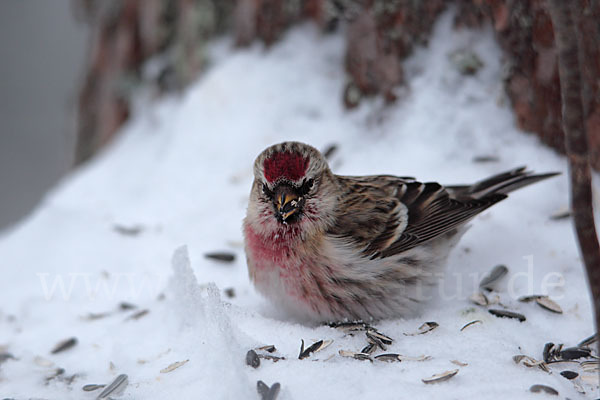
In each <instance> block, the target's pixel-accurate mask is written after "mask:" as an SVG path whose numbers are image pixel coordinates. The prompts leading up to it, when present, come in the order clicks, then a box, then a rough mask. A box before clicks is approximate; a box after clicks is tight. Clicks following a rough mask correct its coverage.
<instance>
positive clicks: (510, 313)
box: [488, 308, 526, 322]
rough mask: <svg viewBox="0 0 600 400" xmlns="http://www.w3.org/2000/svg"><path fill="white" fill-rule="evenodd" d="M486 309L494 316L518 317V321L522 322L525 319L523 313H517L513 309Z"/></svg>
mask: <svg viewBox="0 0 600 400" xmlns="http://www.w3.org/2000/svg"><path fill="white" fill-rule="evenodd" d="M488 311H489V313H490V314H492V315H493V316H495V317H500V318H513V319H518V320H519V322H523V321H525V320H526V318H525V316H524V315H523V314H519V313H516V312H513V311H507V310H499V309H494V308H492V309H490V310H488Z"/></svg>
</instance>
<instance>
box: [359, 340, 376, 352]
mask: <svg viewBox="0 0 600 400" xmlns="http://www.w3.org/2000/svg"><path fill="white" fill-rule="evenodd" d="M376 348H377V344H376V343H375V342H369V344H368V345H366V346H365V347H363V349H362V350H361V351H360V352H361V353H365V354H373V352H374V351H375V349H376Z"/></svg>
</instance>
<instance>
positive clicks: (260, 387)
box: [256, 381, 270, 400]
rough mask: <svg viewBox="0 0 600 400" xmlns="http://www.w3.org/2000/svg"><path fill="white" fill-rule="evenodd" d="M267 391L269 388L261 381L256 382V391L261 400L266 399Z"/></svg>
mask: <svg viewBox="0 0 600 400" xmlns="http://www.w3.org/2000/svg"><path fill="white" fill-rule="evenodd" d="M269 389H270V388H269V386H268V385H267V384H266V383H264V382H263V381H257V382H256V391H257V392H258V394H259V395H260V398H261V399H262V400H264V399H266V398H267V396H268V395H269Z"/></svg>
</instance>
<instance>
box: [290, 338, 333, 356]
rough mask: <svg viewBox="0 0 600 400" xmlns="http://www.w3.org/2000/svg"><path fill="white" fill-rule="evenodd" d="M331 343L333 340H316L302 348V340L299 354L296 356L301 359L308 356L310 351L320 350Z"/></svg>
mask: <svg viewBox="0 0 600 400" xmlns="http://www.w3.org/2000/svg"><path fill="white" fill-rule="evenodd" d="M331 343H333V340H318V341H316V342H314V343H313V344H311V345H310V346H309V347H308V348H306V349H304V341H302V346H301V347H300V355H299V356H298V359H300V360H302V359H304V358H306V357H308V356H310V355H311V353H316V352H318V351H321V350H323V349H324V348H326V347H328V346H329V345H330V344H331Z"/></svg>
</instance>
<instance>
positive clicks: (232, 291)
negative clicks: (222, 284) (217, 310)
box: [225, 287, 235, 299]
mask: <svg viewBox="0 0 600 400" xmlns="http://www.w3.org/2000/svg"><path fill="white" fill-rule="evenodd" d="M225 296H227V298H228V299H233V298H234V297H235V289H234V288H232V287H230V288H226V289H225Z"/></svg>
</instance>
